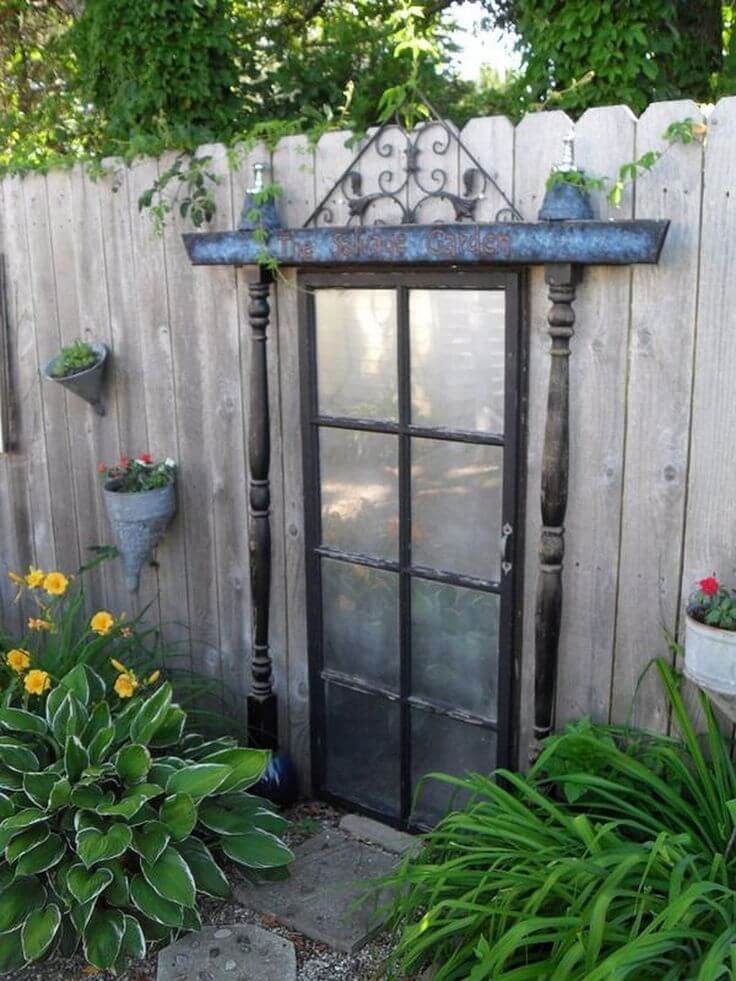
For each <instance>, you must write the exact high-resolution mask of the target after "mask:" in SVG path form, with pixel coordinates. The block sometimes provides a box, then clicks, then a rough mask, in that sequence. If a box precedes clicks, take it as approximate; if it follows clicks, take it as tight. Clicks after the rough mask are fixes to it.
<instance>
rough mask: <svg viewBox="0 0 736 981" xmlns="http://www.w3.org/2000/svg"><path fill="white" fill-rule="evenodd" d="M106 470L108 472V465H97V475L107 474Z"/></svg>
mask: <svg viewBox="0 0 736 981" xmlns="http://www.w3.org/2000/svg"><path fill="white" fill-rule="evenodd" d="M106 470H107V464H106V463H98V464H97V473H105V472H106Z"/></svg>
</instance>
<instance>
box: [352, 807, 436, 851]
mask: <svg viewBox="0 0 736 981" xmlns="http://www.w3.org/2000/svg"><path fill="white" fill-rule="evenodd" d="M340 831H344V832H345V833H346V834H349V835H352V836H353V837H354V838H362V839H363V841H368V842H370V844H372V845H378V847H379V848H383V849H384V851H387V852H393V853H394V854H395V855H404V854H405V853H406V852H410V851H419V849H420V848H421V847H422V841H421V839H420V838H417V837H415V836H414V835H409V834H407V833H406V832H405V831H397V830H396V828H392V827H390V826H389V825H388V824H381V822H380V821H374V820H373V819H372V818H368V817H364V816H363V815H362V814H346V815H345V817H344V818H343V819H342V820H341V821H340Z"/></svg>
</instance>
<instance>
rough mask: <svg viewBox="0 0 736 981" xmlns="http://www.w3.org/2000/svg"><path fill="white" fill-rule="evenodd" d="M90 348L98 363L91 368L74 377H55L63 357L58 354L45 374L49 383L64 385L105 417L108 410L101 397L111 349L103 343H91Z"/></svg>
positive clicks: (75, 374) (79, 372)
mask: <svg viewBox="0 0 736 981" xmlns="http://www.w3.org/2000/svg"><path fill="white" fill-rule="evenodd" d="M89 346H90V347H91V348H92V350H93V351H94V352H95V354H96V355H97V361H96V363H95V364H93V365H92V367H91V368H85V369H84V371H77V372H75V373H74V374H73V375H54V374H53V370H54V366H55V365H56V363H57V362H58V360H59V358H60V356H61V355H58V354H57V355H56V357H55V358H52V359H51V360H50V361H49V363H48V364H47V365H46V367H45V368H44V370H43V374H44V378H46V379H48V381H53V382H58V383H59V385H63V386H64V388H66V389H68V390H69V391H70V392H73V393H74V394H75V395H78V396H79V398H80V399H84V401H85V402H89V404H90V405H91V406H92V407H93V408H94V410H95V412H96V413H97V414H98V415H100V416H104V415H105V412H106V409H105V405H104V403H103V402H102V400H101V397H100V396H101V394H102V382H103V380H104V376H105V368H106V367H107V359H108V356H109V354H110V349H109V348H108V346H107V344H103V343H102V342H101V341H90V344H89Z"/></svg>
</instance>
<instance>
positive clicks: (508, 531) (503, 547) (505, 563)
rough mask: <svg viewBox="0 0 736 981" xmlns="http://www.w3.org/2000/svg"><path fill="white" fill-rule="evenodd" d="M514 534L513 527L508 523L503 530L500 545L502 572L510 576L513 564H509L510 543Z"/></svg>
mask: <svg viewBox="0 0 736 981" xmlns="http://www.w3.org/2000/svg"><path fill="white" fill-rule="evenodd" d="M513 533H514V529H513V527H512V526H511V525H510V524H509V523H508V521H507V522H506V524H505V525H504V526H503V528H502V529H501V540H500V543H499V548H500V554H501V572H502V573H503V574H504V575H508V574H509V572H511V569H512V568H513V567H512V564H511V562H509V558H508V553H509V542H510V541H511V536H512V535H513Z"/></svg>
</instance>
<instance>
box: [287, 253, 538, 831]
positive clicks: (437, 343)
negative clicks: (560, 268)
mask: <svg viewBox="0 0 736 981" xmlns="http://www.w3.org/2000/svg"><path fill="white" fill-rule="evenodd" d="M300 286H301V287H302V288H303V290H304V302H303V304H302V309H303V319H304V321H305V323H304V324H303V325H302V336H303V374H304V377H303V379H302V381H303V391H304V399H305V400H304V424H305V431H304V436H305V499H306V513H307V583H308V619H309V637H310V642H309V648H310V649H309V658H310V681H311V709H312V711H311V719H312V736H313V758H314V768H315V772H314V778H315V784H316V788H317V791H318V792H319V793H321V794H323V795H325V796H327V797H330V798H333V799H336V800H340V801H347V802H349V803H350V804H351V805H354V806H357V807H359V808H362V809H363V810H366V811H368V812H370V813H373V814H374V815H376V816H379V817H381V818H382V819H384V820H389V821H391V822H393V823H397V824H402V825H419V826H421V825H426V824H431V823H433V822H434V821H435V820H436V819H437V818H438V817H439V816H440V815H441V814H442V813H443V811H444V809H445V807H446V806H447V804H448V800H449V793H448V790H447V789H446V788H443V787H442V786H441V785H440V784H436V783H434V782H427V783H425V784H424V785H423V787H422V790H421V792H420V794H419V796H418V798H417V799H416V801H415V800H414V797H415V790H416V788H417V786H418V784H419V782H420V780H421V777H422V776H423V775H424V774H425V773H427V772H429V771H437V770H439V771H443V772H447V773H454V774H459V773H463V772H465V771H468V770H476V771H481V772H486V773H487V772H490V771H491V770H492V769H494V768H495V767H496V766H497V765H508V764H509V762H510V759H511V751H512V746H513V735H514V733H513V724H514V722H513V720H514V715H515V713H514V711H513V705H512V701H513V686H512V668H513V656H514V640H515V634H516V631H517V626H518V620H519V610H518V608H517V606H516V602H515V601H516V589H515V584H516V578H517V576H516V572H517V569H516V565H517V563H516V560H515V555H514V553H515V551H516V550H517V549H518V545H519V539H520V536H519V534H518V530H517V529H518V525H519V498H520V481H519V473H518V466H517V463H518V458H519V446H518V442H519V439H518V434H519V414H520V391H521V361H520V357H519V350H520V343H519V338H520V329H521V328H520V317H519V282H518V276H517V274H515V273H505V272H504V273H498V274H496V273H489V274H485V273H484V274H481V273H477V274H476V273H471V274H468V273H459V272H454V273H448V274H447V275H444V276H443V275H441V274H437V273H434V272H433V273H432V274H431V275H430V274H424V273H413V274H401V275H398V274H397V275H385V274H375V275H373V274H366V273H361V274H355V275H350V274H343V273H340V274H334V275H324V274H319V275H317V274H315V275H305V276H303V277H302V278H301V281H300Z"/></svg>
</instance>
